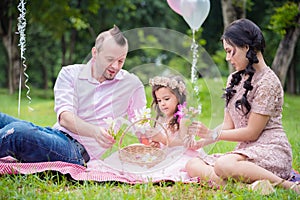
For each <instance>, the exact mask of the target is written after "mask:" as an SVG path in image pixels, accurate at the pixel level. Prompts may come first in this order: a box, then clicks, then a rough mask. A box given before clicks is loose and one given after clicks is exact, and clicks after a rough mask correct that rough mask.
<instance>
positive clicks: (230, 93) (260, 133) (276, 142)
mask: <svg viewBox="0 0 300 200" xmlns="http://www.w3.org/2000/svg"><path fill="white" fill-rule="evenodd" d="M221 39H222V42H223V47H224V49H225V51H226V60H227V61H228V62H230V63H231V65H232V66H233V67H234V68H235V70H236V72H234V73H232V74H231V75H230V76H229V78H228V82H227V88H226V90H225V94H224V98H225V100H226V108H225V113H224V121H223V124H222V125H221V126H219V127H217V128H216V129H214V130H209V129H208V128H207V127H206V126H204V125H203V124H202V123H200V122H195V123H193V124H192V125H191V126H190V128H189V131H190V133H194V134H197V135H198V136H200V137H201V138H202V139H203V138H205V140H206V141H205V142H204V143H203V142H197V143H196V145H193V146H191V148H200V147H203V146H204V145H206V144H209V143H213V142H216V141H218V140H226V141H233V142H238V145H237V147H236V148H235V150H234V151H232V152H228V153H226V154H223V155H219V156H217V155H211V156H207V157H204V158H194V159H192V160H190V161H189V162H188V163H187V165H186V169H187V171H188V173H189V175H190V176H191V177H201V178H209V179H212V180H214V181H215V182H217V183H221V184H222V183H224V181H225V180H226V179H228V178H234V179H237V180H241V181H244V182H247V183H252V182H254V181H257V180H269V181H270V182H271V183H272V184H274V185H280V186H282V187H283V188H286V189H292V190H294V191H296V192H297V193H299V192H300V189H299V185H298V184H297V183H294V182H291V181H288V179H289V178H290V173H291V170H292V150H291V146H290V144H289V142H288V139H287V137H286V134H285V132H284V130H283V128H282V123H281V116H282V105H283V89H282V87H281V83H280V81H279V79H278V78H277V76H276V75H275V73H274V72H273V71H272V70H271V69H270V68H269V67H268V66H267V64H266V63H265V61H264V57H263V51H264V48H265V40H264V37H263V35H262V32H261V30H260V28H259V27H258V26H257V25H256V24H254V23H253V22H251V21H250V20H247V19H240V20H236V21H234V22H233V23H231V24H230V25H229V26H228V27H227V28H226V29H225V31H224V34H223V36H222V38H221Z"/></svg>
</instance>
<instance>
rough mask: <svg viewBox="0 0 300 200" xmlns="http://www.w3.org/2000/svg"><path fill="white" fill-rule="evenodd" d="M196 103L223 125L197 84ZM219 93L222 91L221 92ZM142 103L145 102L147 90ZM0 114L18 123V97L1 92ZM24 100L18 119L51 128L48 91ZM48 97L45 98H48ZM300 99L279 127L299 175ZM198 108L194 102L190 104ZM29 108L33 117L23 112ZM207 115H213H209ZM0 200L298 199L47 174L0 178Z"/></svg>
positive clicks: (241, 189)
mask: <svg viewBox="0 0 300 200" xmlns="http://www.w3.org/2000/svg"><path fill="white" fill-rule="evenodd" d="M202 85H203V88H201V94H200V96H199V97H198V98H197V99H200V102H201V104H202V107H203V108H202V110H203V112H202V114H201V116H200V117H199V119H200V120H202V121H203V122H205V123H206V124H210V125H211V126H213V124H214V122H219V121H221V120H222V116H221V115H219V113H217V111H216V112H214V111H212V110H214V109H215V110H218V109H220V110H223V109H222V106H223V104H220V105H219V107H217V108H214V109H213V108H211V106H210V99H211V98H212V97H211V96H210V92H209V91H208V89H207V87H205V84H204V82H202ZM220 92H222V91H220ZM147 94H148V95H147V99H148V100H149V101H150V99H151V97H150V96H149V89H147ZM0 96H1V105H0V111H1V112H4V113H7V114H10V115H13V116H15V117H18V97H17V95H12V96H10V95H7V90H5V89H0ZM24 96H25V95H24V94H23V97H22V101H21V110H20V116H19V117H20V118H22V119H25V120H29V121H32V122H34V123H35V124H37V125H41V126H52V125H53V124H54V123H55V122H56V115H55V113H54V110H53V106H54V103H53V98H52V97H53V94H52V91H40V90H33V91H32V95H31V97H32V102H31V104H30V105H29V104H28V100H27V99H26V98H25V97H24ZM49 97H50V98H49ZM299 102H300V96H291V95H285V104H284V111H283V126H284V128H285V130H286V132H287V136H288V139H289V141H290V143H291V145H292V148H293V157H294V160H293V167H294V169H296V170H298V171H299V169H300V158H299V151H300V144H299V141H297V139H296V138H298V136H297V135H298V133H299V129H300V127H299V126H300V124H299V121H298V120H297V119H296V117H295V114H296V113H299V112H300V104H299ZM193 103H197V102H195V101H194V102H193ZM28 105H29V106H30V107H32V108H33V109H34V111H29V110H28ZM210 111H212V112H210ZM233 147H234V143H229V142H219V143H218V144H217V145H215V146H214V147H213V148H212V147H208V148H207V149H205V150H206V151H209V152H224V151H228V150H230V149H232V148H233ZM0 191H1V192H0V199H103V198H104V199H297V198H299V197H298V196H297V195H296V194H295V193H293V192H291V191H287V190H283V189H280V188H276V192H275V193H273V194H271V195H269V196H261V195H259V194H258V193H255V192H251V191H249V190H248V189H247V188H246V187H245V185H243V184H241V183H233V182H229V183H228V184H227V185H226V188H225V190H215V189H212V188H211V187H210V186H209V185H207V183H203V184H202V185H198V184H184V183H181V182H176V183H172V182H160V183H151V182H150V183H146V184H136V185H129V184H124V183H118V182H103V183H99V182H94V181H75V180H73V179H71V178H70V177H69V176H68V175H62V174H60V173H59V172H53V171H46V172H41V173H37V174H30V175H21V174H18V175H1V176H0Z"/></svg>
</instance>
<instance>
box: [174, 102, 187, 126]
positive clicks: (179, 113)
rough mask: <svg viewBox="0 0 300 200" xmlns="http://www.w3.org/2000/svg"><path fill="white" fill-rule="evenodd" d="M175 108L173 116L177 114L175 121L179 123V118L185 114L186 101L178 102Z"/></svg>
mask: <svg viewBox="0 0 300 200" xmlns="http://www.w3.org/2000/svg"><path fill="white" fill-rule="evenodd" d="M177 108H178V111H177V112H176V113H175V114H174V117H176V116H178V118H177V122H178V123H180V120H181V119H182V118H183V117H184V116H185V110H186V102H184V103H183V104H178V106H177Z"/></svg>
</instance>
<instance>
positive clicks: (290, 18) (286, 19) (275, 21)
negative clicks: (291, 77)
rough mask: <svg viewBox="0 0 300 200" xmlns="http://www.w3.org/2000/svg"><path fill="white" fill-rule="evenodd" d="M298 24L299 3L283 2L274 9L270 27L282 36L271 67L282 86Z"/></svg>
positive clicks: (299, 21)
mask: <svg viewBox="0 0 300 200" xmlns="http://www.w3.org/2000/svg"><path fill="white" fill-rule="evenodd" d="M299 24H300V3H298V5H297V4H296V3H293V2H287V3H285V4H284V5H283V6H282V7H279V8H277V9H276V13H275V14H274V15H273V16H272V18H271V28H272V29H273V30H274V31H276V32H278V33H279V34H281V35H282V36H283V38H282V40H281V41H280V44H279V46H278V49H277V51H276V55H275V58H274V60H273V63H272V69H273V70H274V71H275V73H276V74H277V76H278V77H279V79H280V81H281V84H282V85H283V86H284V84H285V80H286V76H287V72H288V69H289V67H290V65H291V63H292V60H293V56H294V52H295V47H296V44H297V41H298V38H299V36H300V25H299ZM291 84H294V83H291Z"/></svg>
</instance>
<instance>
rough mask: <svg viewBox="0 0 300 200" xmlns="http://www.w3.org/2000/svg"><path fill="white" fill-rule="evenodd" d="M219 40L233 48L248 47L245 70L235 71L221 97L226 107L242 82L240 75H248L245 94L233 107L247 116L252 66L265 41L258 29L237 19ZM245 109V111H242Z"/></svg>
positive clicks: (249, 108)
mask: <svg viewBox="0 0 300 200" xmlns="http://www.w3.org/2000/svg"><path fill="white" fill-rule="evenodd" d="M221 40H225V41H226V42H227V43H228V44H230V45H231V46H233V47H239V48H243V47H248V48H249V49H248V52H247V53H246V58H247V59H248V61H249V63H248V64H247V66H246V68H245V70H242V71H237V72H236V73H234V74H233V75H232V79H231V80H230V83H229V86H228V87H227V88H226V89H225V93H224V95H223V97H224V98H225V100H226V106H228V103H229V101H230V99H231V98H232V97H233V95H234V93H236V90H235V89H234V86H235V85H238V84H239V83H240V81H241V80H242V75H243V74H245V75H248V79H247V80H246V81H245V82H244V85H243V88H244V89H245V92H244V94H243V96H242V98H241V99H239V100H237V101H236V102H235V107H236V108H237V109H239V110H242V112H243V113H244V115H247V114H248V113H249V112H250V110H251V105H250V104H249V102H248V100H247V95H248V92H249V91H251V90H252V89H253V86H252V84H251V81H252V77H253V75H254V73H255V69H254V67H253V64H255V63H258V62H259V61H258V59H257V52H261V53H263V52H264V48H265V39H264V37H263V34H262V32H261V30H260V28H259V27H258V26H257V25H256V24H254V23H253V22H252V21H250V20H248V19H239V20H236V21H234V22H232V23H231V24H230V25H229V26H228V27H227V28H226V29H225V31H224V34H223V35H222V37H221ZM244 108H246V110H244Z"/></svg>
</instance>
